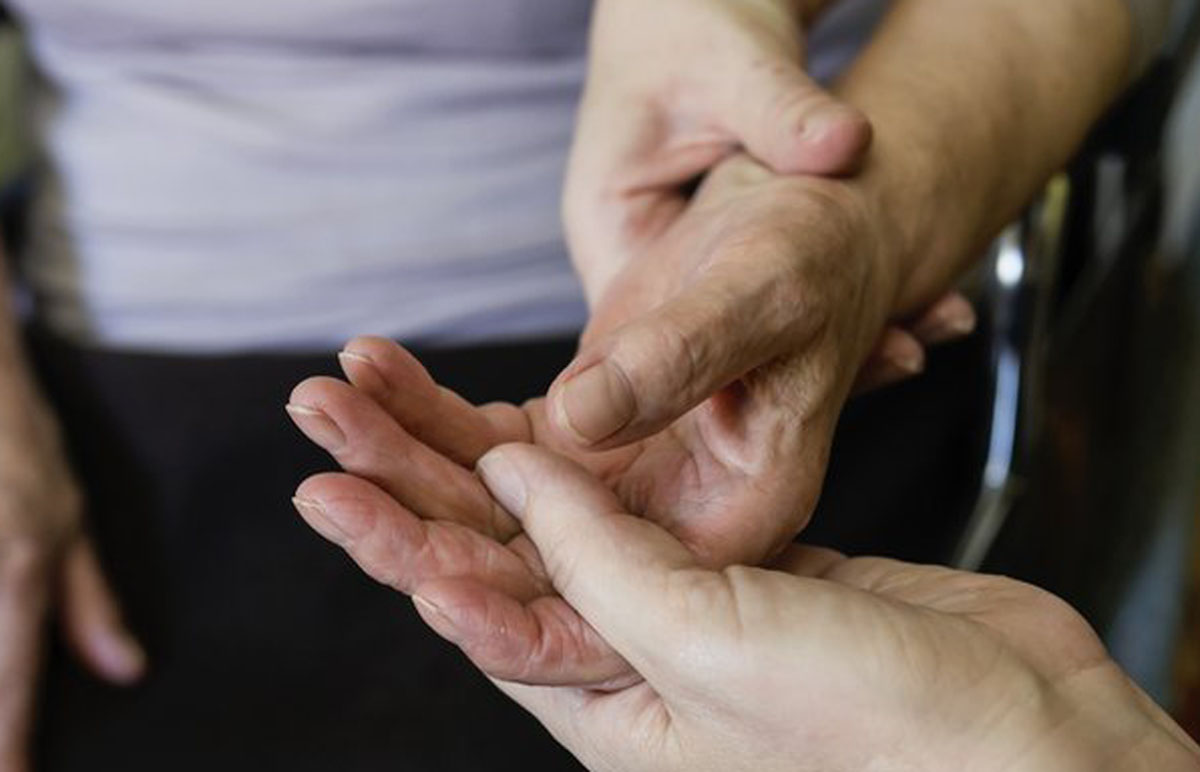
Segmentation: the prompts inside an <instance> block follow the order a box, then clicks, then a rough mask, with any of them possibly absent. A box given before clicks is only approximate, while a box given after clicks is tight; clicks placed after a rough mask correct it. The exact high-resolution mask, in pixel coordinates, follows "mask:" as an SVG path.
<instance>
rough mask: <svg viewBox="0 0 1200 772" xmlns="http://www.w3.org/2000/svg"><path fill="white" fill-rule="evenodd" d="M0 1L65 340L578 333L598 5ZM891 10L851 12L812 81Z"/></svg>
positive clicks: (52, 300)
mask: <svg viewBox="0 0 1200 772" xmlns="http://www.w3.org/2000/svg"><path fill="white" fill-rule="evenodd" d="M7 4H8V5H9V6H10V7H11V8H12V9H13V10H14V11H16V12H17V14H18V15H19V16H20V17H21V18H22V20H23V22H24V26H25V28H26V30H27V33H28V37H29V42H30V49H31V51H32V55H33V58H34V61H35V64H36V66H37V68H38V71H39V72H40V74H41V80H42V83H41V84H40V86H39V87H38V88H37V89H36V102H37V104H36V109H35V129H36V136H37V137H38V138H39V140H40V145H41V148H42V150H43V157H44V163H43V164H42V166H41V170H40V175H39V179H38V186H37V188H38V193H37V196H36V202H35V215H34V222H33V225H34V227H33V228H32V238H31V241H30V243H29V245H28V249H27V252H26V254H25V255H24V256H23V257H24V259H23V269H24V275H25V277H26V279H27V281H28V283H29V285H30V287H31V288H32V290H33V292H34V295H35V298H36V300H37V309H38V310H37V312H38V313H39V314H40V315H41V317H42V318H43V319H44V321H45V322H46V323H48V324H49V325H50V326H51V327H52V328H53V329H55V330H57V331H58V332H60V333H62V334H64V335H67V336H69V337H71V338H73V339H76V340H79V341H82V342H89V343H93V344H97V345H104V346H110V347H120V348H138V349H152V350H171V351H194V352H203V351H234V350H245V349H295V348H316V347H320V348H325V347H330V346H337V345H340V344H341V343H342V342H343V341H344V340H345V339H347V338H349V337H350V336H352V335H355V334H359V333H377V334H383V335H390V336H394V337H398V338H401V339H405V340H409V341H421V342H428V343H442V344H450V343H462V342H468V341H480V340H496V339H513V338H521V337H532V336H545V335H552V334H559V333H566V332H569V331H573V330H576V329H578V328H579V327H580V326H581V325H582V323H583V321H584V316H585V309H584V306H583V300H582V295H581V292H580V289H579V286H578V284H577V281H576V279H575V276H574V273H573V271H572V269H571V266H570V264H569V261H568V259H567V255H566V250H565V247H564V245H563V239H562V234H561V225H560V219H559V209H558V196H559V190H560V186H561V178H562V173H563V168H564V162H565V158H566V154H567V149H568V146H569V143H570V139H571V133H572V125H573V119H574V111H575V106H576V101H577V99H578V95H579V92H580V89H581V87H582V83H583V78H584V74H585V62H584V47H585V38H586V32H587V25H588V19H589V14H590V5H591V3H590V0H306V1H305V2H295V0H249V1H247V0H238V1H237V2H233V1H232V0H205V1H204V2H189V1H185V0H7ZM885 4H886V0H851V1H850V2H847V3H845V4H844V5H845V8H841V9H839V11H838V15H840V19H839V18H837V16H835V18H833V19H830V20H829V24H828V25H827V26H826V29H825V31H824V32H823V33H820V34H818V36H817V38H816V40H815V43H814V50H815V51H817V52H818V53H819V54H822V53H823V54H824V56H823V57H822V56H819V57H818V59H817V61H816V62H815V65H814V68H815V69H816V70H818V71H823V72H825V73H826V74H828V73H829V72H831V71H833V70H835V69H836V68H837V67H838V66H839V64H840V63H841V61H843V60H845V59H846V58H847V57H848V55H849V53H850V51H851V49H852V47H853V46H854V45H856V44H857V43H858V42H859V41H860V40H861V38H862V37H863V35H864V32H865V30H867V29H869V27H870V25H871V23H872V22H871V19H872V17H873V16H874V15H875V14H876V13H877V10H878V8H879V7H881V6H883V5H885ZM822 40H824V42H822Z"/></svg>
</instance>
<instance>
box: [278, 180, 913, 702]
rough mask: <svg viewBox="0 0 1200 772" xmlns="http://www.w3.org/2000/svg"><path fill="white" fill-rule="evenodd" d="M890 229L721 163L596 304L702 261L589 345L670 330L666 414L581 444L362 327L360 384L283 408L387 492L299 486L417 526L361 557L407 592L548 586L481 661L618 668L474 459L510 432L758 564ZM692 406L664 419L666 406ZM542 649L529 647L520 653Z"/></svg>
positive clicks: (621, 665) (627, 503)
mask: <svg viewBox="0 0 1200 772" xmlns="http://www.w3.org/2000/svg"><path fill="white" fill-rule="evenodd" d="M886 232H887V231H886V228H881V227H879V226H878V224H877V223H876V222H875V220H874V214H873V213H872V212H871V211H870V209H869V207H867V206H866V205H864V204H863V203H862V202H860V201H858V200H857V199H856V198H855V197H854V194H853V190H852V189H851V188H849V187H848V186H846V185H845V184H844V183H840V182H836V181H830V180H823V179H818V178H802V177H778V176H775V175H773V174H771V173H770V172H767V171H766V170H765V169H763V168H762V167H761V166H760V165H758V164H756V163H754V162H753V161H751V160H749V159H746V158H744V157H738V158H735V159H731V160H729V161H727V162H725V163H723V164H722V165H721V167H720V168H718V169H717V170H715V171H714V173H713V174H712V175H710V177H709V179H708V180H707V181H706V182H705V184H704V185H703V186H702V187H701V188H700V190H699V191H698V192H697V196H696V200H695V202H694V203H693V204H692V206H690V207H689V209H688V212H687V213H686V214H685V215H684V216H683V217H682V218H681V219H680V222H679V223H678V226H677V229H675V230H673V232H672V234H671V238H670V240H668V241H664V243H663V246H664V248H663V249H662V251H660V252H659V253H657V254H656V255H655V260H656V261H657V262H655V263H647V264H646V265H645V270H644V272H643V273H640V274H639V273H635V272H634V271H633V270H632V267H631V270H630V271H627V272H626V273H625V274H623V276H622V277H621V281H622V282H623V283H624V282H625V281H626V280H627V279H628V280H629V281H630V284H629V285H628V286H627V287H625V289H626V291H625V292H622V293H618V294H616V295H614V298H615V301H614V303H613V304H610V305H608V306H606V308H607V311H608V312H610V313H614V314H618V315H620V314H623V313H624V310H623V309H622V308H620V307H619V304H620V303H621V302H630V303H637V302H639V299H638V296H639V294H642V295H645V294H651V293H654V292H656V291H657V290H658V289H659V285H658V284H656V281H657V279H658V277H667V276H673V275H678V274H675V273H672V271H673V270H674V268H675V265H677V264H689V265H693V264H695V263H698V265H696V267H695V268H694V269H691V270H689V272H688V273H689V274H690V276H691V283H690V285H689V286H688V287H686V292H685V293H684V294H683V296H682V297H681V298H679V299H678V300H676V301H672V302H671V303H668V304H666V305H663V306H661V307H660V308H659V309H658V310H656V311H654V312H652V313H650V314H648V315H643V316H642V317H641V318H640V319H639V320H638V321H636V322H633V323H630V324H627V325H623V326H620V327H618V328H617V332H616V333H615V334H614V335H613V336H610V337H608V338H604V339H601V340H600V342H599V344H598V345H594V346H593V347H592V348H591V349H590V350H591V351H592V352H597V351H600V352H607V353H608V354H610V359H612V360H614V361H617V360H619V361H622V362H625V363H627V364H626V365H625V373H626V374H632V375H634V376H642V375H646V371H645V370H644V369H635V367H633V365H645V364H647V363H648V362H647V361H646V360H645V359H640V360H639V359H638V358H637V355H638V348H637V344H639V343H643V342H649V343H650V344H652V346H651V348H650V350H651V352H654V351H655V350H654V348H653V344H658V343H661V342H664V341H665V342H666V343H668V344H676V345H677V348H676V349H675V350H674V351H673V352H672V353H675V354H678V355H679V356H681V357H682V361H679V362H675V361H668V362H666V367H665V368H660V369H663V370H665V371H667V372H668V374H669V375H670V377H671V379H672V380H671V382H670V383H666V384H663V383H662V382H661V380H660V381H659V382H658V383H651V384H648V385H645V386H641V387H640V388H639V387H635V390H634V393H636V394H637V395H638V400H639V405H640V406H641V407H643V408H651V409H655V410H657V411H658V412H657V413H656V415H657V417H658V419H659V421H658V423H656V424H652V425H647V424H645V423H642V424H638V425H635V426H634V427H633V430H634V431H638V432H641V433H642V434H643V436H644V438H643V439H635V440H633V441H629V440H630V437H629V433H628V432H626V433H623V434H622V433H618V435H617V436H616V438H615V440H614V441H612V442H609V443H608V444H619V442H625V443H627V444H621V445H620V446H619V447H614V448H612V449H609V450H605V451H594V450H591V449H586V448H580V447H579V446H578V444H577V443H576V442H575V441H574V440H573V438H570V437H567V438H564V436H563V433H562V432H561V431H560V430H559V429H558V428H557V427H555V426H554V425H553V423H552V421H551V420H550V419H551V413H549V411H548V405H549V404H552V401H551V402H547V401H545V400H534V401H532V402H530V403H528V404H526V405H524V406H522V407H521V408H516V407H515V406H511V405H509V406H504V405H491V406H485V407H483V408H475V407H473V406H471V405H469V404H467V403H466V402H464V401H463V400H462V399H460V398H458V397H457V396H456V395H453V394H450V393H447V392H445V391H444V390H442V389H440V388H439V387H438V386H437V385H436V384H434V383H433V381H432V380H431V379H430V378H429V376H428V374H427V373H426V372H425V371H424V370H423V369H422V368H421V367H420V365H419V363H417V362H416V361H415V360H414V359H413V358H412V357H411V356H409V355H408V354H407V353H406V352H404V351H403V350H402V349H400V348H399V347H397V346H396V345H395V344H393V343H390V342H388V341H384V340H381V339H373V338H361V339H356V340H355V341H352V342H351V344H349V345H348V346H347V352H346V353H345V354H344V356H343V357H342V363H343V367H344V369H345V370H346V373H347V376H348V377H349V378H350V381H351V382H352V383H353V384H354V386H355V387H357V389H356V388H352V387H350V386H348V385H347V384H345V383H342V382H339V381H336V380H333V379H313V380H309V381H306V382H305V383H303V384H301V385H300V386H298V387H297V389H296V390H295V391H294V392H293V394H292V397H291V404H290V405H289V412H290V413H291V414H292V416H293V418H294V419H295V420H296V421H297V423H298V425H299V426H300V428H301V430H303V431H304V432H305V433H306V434H307V435H308V436H309V437H310V438H311V439H312V440H313V441H315V442H316V443H318V444H319V445H321V446H322V447H323V448H325V449H326V450H328V451H329V452H330V453H332V454H333V456H334V457H335V458H336V459H337V460H338V462H339V463H341V465H342V466H343V468H345V469H346V471H348V472H350V473H352V474H356V475H359V476H361V477H363V478H365V479H366V480H370V481H374V482H376V483H377V484H379V485H380V486H382V487H383V489H384V490H386V491H387V492H388V493H389V494H391V495H392V496H393V497H394V499H395V501H391V502H378V501H375V502H372V500H371V497H370V496H369V495H368V494H366V493H363V492H362V489H361V487H356V484H355V482H354V481H351V480H347V479H343V478H338V477H322V478H318V479H317V480H315V481H309V482H308V483H305V484H304V485H303V486H301V497H302V499H307V500H311V501H322V500H324V501H326V503H329V502H330V501H332V500H334V499H338V500H340V501H342V504H343V505H344V506H351V507H374V508H377V509H381V510H383V511H399V510H397V509H396V508H397V507H400V508H402V511H403V512H404V513H405V518H403V521H404V522H405V523H407V524H408V525H407V526H406V527H407V528H409V529H410V530H413V531H421V532H422V533H423V536H422V539H423V540H424V542H425V543H427V545H428V548H426V549H423V550H422V551H421V553H420V554H419V555H418V556H417V557H416V558H414V559H411V560H408V559H406V560H383V559H382V558H380V559H379V560H377V561H373V562H372V566H371V567H368V566H364V567H366V568H367V570H368V571H369V572H372V573H374V574H375V575H377V576H379V577H380V578H381V579H382V580H383V581H385V582H388V583H389V584H392V585H393V586H397V587H398V588H400V589H405V590H411V586H412V584H413V582H417V581H421V580H422V579H424V578H428V577H432V576H438V575H447V574H451V575H458V576H470V577H472V578H473V579H475V580H478V581H479V582H481V583H484V584H488V583H490V584H492V585H493V589H494V590H496V591H497V593H498V594H499V595H504V596H507V597H510V598H513V599H516V600H518V601H522V602H524V601H528V600H530V599H532V598H540V597H546V598H547V603H546V604H543V605H540V606H536V607H535V608H536V612H535V613H537V614H540V613H541V612H543V611H544V612H545V614H544V615H543V616H536V617H534V618H531V619H530V620H529V624H527V625H525V626H524V627H521V628H514V629H513V630H512V631H511V634H512V635H513V637H514V639H517V640H518V641H519V643H515V644H513V645H511V646H509V647H508V648H506V649H503V650H501V649H500V648H498V649H497V652H496V657H495V661H494V662H492V663H491V664H492V669H493V672H498V671H501V670H503V672H510V673H513V674H524V675H525V676H526V677H530V678H534V677H536V678H542V679H550V680H554V681H555V682H559V683H576V684H580V683H586V684H593V685H594V684H596V683H607V682H608V681H610V680H612V679H621V678H626V677H628V675H629V669H628V666H627V664H626V663H625V662H624V661H622V660H621V659H620V658H619V657H616V656H615V654H614V652H613V651H612V650H611V648H610V647H608V646H607V645H606V644H604V642H603V641H602V640H601V639H598V638H597V637H596V636H594V635H591V634H590V633H588V632H587V630H588V628H587V627H586V625H580V624H579V620H578V618H577V616H576V615H575V614H574V612H573V611H572V610H571V609H570V608H569V607H566V606H565V604H562V603H561V600H560V599H556V598H553V594H552V593H551V592H550V591H549V588H548V586H547V585H546V583H545V578H544V575H542V572H541V569H540V566H539V564H538V562H537V560H536V553H535V551H533V550H531V549H530V548H529V545H528V543H527V540H526V539H524V538H523V537H521V536H520V527H519V525H518V524H517V523H515V522H514V521H513V520H512V519H511V518H510V517H508V515H507V514H505V513H504V512H503V510H501V509H500V508H499V507H497V506H496V504H495V502H494V501H493V500H492V498H491V496H489V495H488V493H487V491H486V490H484V488H483V486H482V485H481V484H480V483H479V481H478V480H477V479H476V478H475V477H474V475H473V474H472V472H471V469H472V467H473V465H474V463H475V462H476V460H477V459H478V458H479V457H480V456H481V455H483V454H484V453H485V452H487V451H488V450H489V449H490V448H492V447H494V446H496V445H498V444H502V443H505V442H532V443H536V444H539V445H542V446H544V447H547V448H549V449H552V450H555V451H557V452H561V453H564V454H566V455H568V456H569V457H571V458H573V459H575V460H576V461H577V462H578V463H580V464H581V465H583V466H584V467H585V468H587V469H588V470H589V471H590V472H591V473H592V474H593V475H595V476H597V477H599V478H600V479H601V480H603V481H604V482H605V483H606V484H607V485H608V486H609V487H610V488H611V489H612V490H613V491H614V493H615V494H616V495H617V497H618V499H619V500H620V501H621V502H622V504H623V506H624V507H625V508H626V509H627V510H628V511H635V512H639V513H642V514H644V515H645V516H646V517H647V518H649V519H650V520H652V521H654V522H656V523H658V524H660V525H662V526H663V527H664V528H666V529H667V530H668V531H670V532H671V533H672V534H673V535H674V536H675V537H676V538H678V539H680V540H681V541H682V542H683V543H684V544H686V545H687V546H688V548H689V549H690V550H692V552H693V553H694V554H695V555H696V556H697V557H698V560H699V561H700V562H701V563H702V564H704V565H707V566H712V567H719V566H724V565H728V564H731V563H748V564H758V563H760V562H762V561H763V560H765V559H767V558H769V557H770V556H772V555H774V554H775V553H777V552H778V551H779V550H780V549H782V548H783V547H784V546H785V545H786V544H787V543H788V542H790V541H791V539H792V538H793V537H794V536H795V535H796V534H797V533H798V532H799V531H800V530H801V529H802V527H803V526H804V524H805V523H806V522H807V519H808V516H809V513H810V511H811V509H812V506H813V504H814V502H815V500H816V496H817V493H818V491H819V490H820V485H821V481H822V479H823V477H824V470H825V463H826V458H827V454H828V450H829V445H830V441H831V437H832V434H833V429H834V426H835V424H836V421H837V416H838V413H839V412H840V410H841V406H842V403H843V402H844V400H845V399H846V397H847V395H848V393H849V391H850V388H851V385H852V382H853V380H854V377H855V373H856V371H857V370H858V367H859V364H860V363H861V362H862V360H863V359H864V357H865V356H866V354H867V352H868V351H870V349H871V347H872V343H873V341H874V340H875V339H876V337H877V336H878V332H879V330H880V329H881V328H882V320H883V317H884V316H885V314H886V311H885V309H886V308H887V307H888V300H887V297H888V295H889V293H890V289H889V286H888V285H889V276H888V274H887V273H886V271H883V270H880V269H878V268H877V267H876V264H877V262H878V261H879V256H880V254H881V252H882V249H883V248H884V244H885V243H886V241H885V238H884V237H885V236H886ZM660 268H661V269H663V270H656V269H660ZM662 283H663V284H669V283H670V280H669V279H667V278H662ZM622 286H623V287H624V286H625V285H624V284H622ZM599 311H600V310H599V309H598V312H599ZM596 323H597V324H603V323H604V320H603V318H599V320H598V321H597V322H596ZM747 338H751V339H750V340H747ZM630 343H632V344H634V345H629V344H630ZM604 346H608V348H604ZM587 350H588V349H586V348H585V351H587ZM659 353H661V349H660V350H659ZM630 355H633V358H630ZM581 362H583V363H586V361H585V360H579V361H577V365H579V364H580V363H581ZM517 364H519V363H517ZM650 364H663V363H662V360H661V358H660V359H659V360H655V361H654V362H650ZM577 369H578V368H576V370H577ZM731 373H741V374H743V375H744V377H740V379H739V377H738V375H736V374H734V375H731ZM584 377H586V376H584ZM581 380H582V379H581ZM735 381H736V382H735ZM633 383H635V384H638V383H640V381H637V380H635V381H633ZM729 384H732V385H729ZM561 388H562V383H561V382H560V384H559V389H560V391H561ZM714 393H717V396H715V397H712V398H711V399H709V396H710V395H712V394H714ZM604 396H606V395H605V394H603V393H601V394H593V395H591V396H590V397H588V400H589V401H590V402H593V403H594V402H603V399H602V398H603V397H604ZM553 398H554V392H553V391H552V392H551V400H553ZM560 398H561V394H560ZM701 402H703V404H702V405H701V406H699V407H696V408H695V409H691V410H690V411H689V412H686V414H684V415H683V417H681V418H678V419H677V420H674V421H673V422H671V411H672V410H676V409H683V408H684V406H689V407H690V406H692V405H697V404H698V403H701ZM356 502H357V503H356ZM364 502H367V503H364ZM302 511H303V507H302ZM306 514H311V512H309V513H306ZM397 518H398V516H397ZM397 518H392V519H391V520H390V521H381V522H397V521H398V519H397ZM319 521H320V518H319V517H313V518H312V519H311V522H314V523H316V522H319ZM318 530H322V529H321V528H320V527H318ZM322 532H323V533H330V532H329V531H328V530H327V529H326V530H323V531H322ZM330 535H332V536H334V538H335V539H341V541H344V540H345V538H344V537H338V536H336V535H335V534H330ZM356 538H357V537H356ZM363 538H366V537H365V536H364V537H363ZM397 538H399V537H397ZM372 539H373V540H375V541H376V542H377V547H376V548H375V549H376V550H377V551H378V555H386V554H387V553H388V550H389V549H390V547H389V545H390V544H392V543H393V541H394V540H393V539H392V537H391V536H388V535H387V531H386V530H385V531H381V532H380V534H377V535H376V536H375V537H372ZM409 541H411V539H409ZM373 554H375V553H373ZM396 565H404V566H406V569H405V571H402V572H400V573H397V572H396V569H395V566H396ZM410 569H411V570H410ZM551 601H555V602H551ZM534 641H536V642H537V643H536V645H534V643H533V642H534ZM535 650H536V651H537V652H538V656H537V657H535V658H534V659H532V660H530V659H529V658H528V657H526V656H525V653H526V652H528V651H535ZM514 653H515V654H514ZM512 677H517V675H513V676H512Z"/></svg>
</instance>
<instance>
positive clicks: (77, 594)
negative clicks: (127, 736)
mask: <svg viewBox="0 0 1200 772" xmlns="http://www.w3.org/2000/svg"><path fill="white" fill-rule="evenodd" d="M62 571H63V576H62V592H63V598H62V607H61V611H62V624H63V631H64V634H65V635H66V638H67V642H68V644H70V646H71V648H72V650H73V651H74V652H75V654H76V656H78V657H79V658H80V660H82V661H83V662H84V663H85V664H86V665H87V666H88V667H89V668H91V669H92V671H93V672H95V673H96V674H97V675H99V676H100V677H101V678H104V679H105V680H107V681H111V682H113V683H117V684H129V683H133V682H134V681H137V680H138V679H139V678H141V676H142V674H143V673H144V672H145V669H146V655H145V653H144V652H143V651H142V648H141V646H139V645H138V643H137V641H136V640H134V638H133V636H132V635H131V634H130V633H129V631H128V630H126V628H125V626H124V625H123V624H122V622H121V614H120V611H119V607H118V605H117V601H116V598H115V597H113V593H112V590H111V589H109V586H108V582H107V581H106V580H105V578H104V575H103V574H102V573H101V571H100V564H99V561H97V559H96V553H95V551H94V550H93V549H92V545H91V543H90V542H89V541H88V540H87V539H86V538H79V539H76V540H75V541H74V542H73V543H72V544H71V545H70V547H69V548H68V550H67V554H66V556H65V557H64V560H63V563H62Z"/></svg>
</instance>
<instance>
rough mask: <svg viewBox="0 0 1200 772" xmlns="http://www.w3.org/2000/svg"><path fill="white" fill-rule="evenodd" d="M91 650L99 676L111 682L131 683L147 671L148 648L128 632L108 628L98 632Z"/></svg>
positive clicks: (91, 644)
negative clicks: (146, 649) (105, 630)
mask: <svg viewBox="0 0 1200 772" xmlns="http://www.w3.org/2000/svg"><path fill="white" fill-rule="evenodd" d="M88 651H89V654H90V659H91V664H92V667H93V669H94V670H95V671H96V673H97V675H99V676H100V677H101V678H103V679H104V680H106V681H108V682H110V683H113V684H116V685H118V686H130V685H133V684H135V683H137V682H138V681H140V680H141V679H142V678H143V677H144V676H145V674H146V668H147V657H146V651H145V649H143V648H142V646H141V644H139V643H138V642H137V640H136V639H134V637H133V636H132V635H130V634H129V633H128V632H126V631H123V630H121V631H107V632H105V633H101V634H97V635H95V636H94V638H93V640H92V641H91V642H90V646H89V647H88Z"/></svg>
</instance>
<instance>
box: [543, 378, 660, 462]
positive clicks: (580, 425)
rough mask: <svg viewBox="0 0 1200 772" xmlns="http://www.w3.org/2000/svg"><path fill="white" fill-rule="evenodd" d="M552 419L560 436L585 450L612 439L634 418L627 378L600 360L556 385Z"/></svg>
mask: <svg viewBox="0 0 1200 772" xmlns="http://www.w3.org/2000/svg"><path fill="white" fill-rule="evenodd" d="M550 400H551V411H552V418H553V421H554V424H555V426H556V428H557V429H558V430H559V432H560V434H562V435H563V436H565V437H567V438H569V439H570V440H572V441H573V442H574V444H576V445H578V446H580V447H584V448H588V447H592V446H595V445H597V444H599V443H603V442H605V441H606V440H609V439H611V438H612V437H613V436H614V435H616V434H617V433H618V432H620V431H621V430H623V429H625V428H626V427H627V426H628V425H629V424H630V423H631V422H633V420H634V419H635V417H636V415H637V408H638V405H637V398H636V397H635V396H634V392H633V386H632V384H631V383H630V382H629V378H628V377H627V376H626V375H625V374H624V372H623V371H622V370H621V369H620V368H619V367H615V366H613V365H612V364H611V363H609V362H605V361H601V362H598V363H596V364H594V365H592V366H591V367H588V368H586V369H584V370H582V371H581V372H578V373H575V374H574V375H572V376H570V377H569V378H567V379H566V380H564V381H562V382H561V383H558V384H556V385H555V388H554V389H553V392H552V393H551V396H550Z"/></svg>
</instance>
